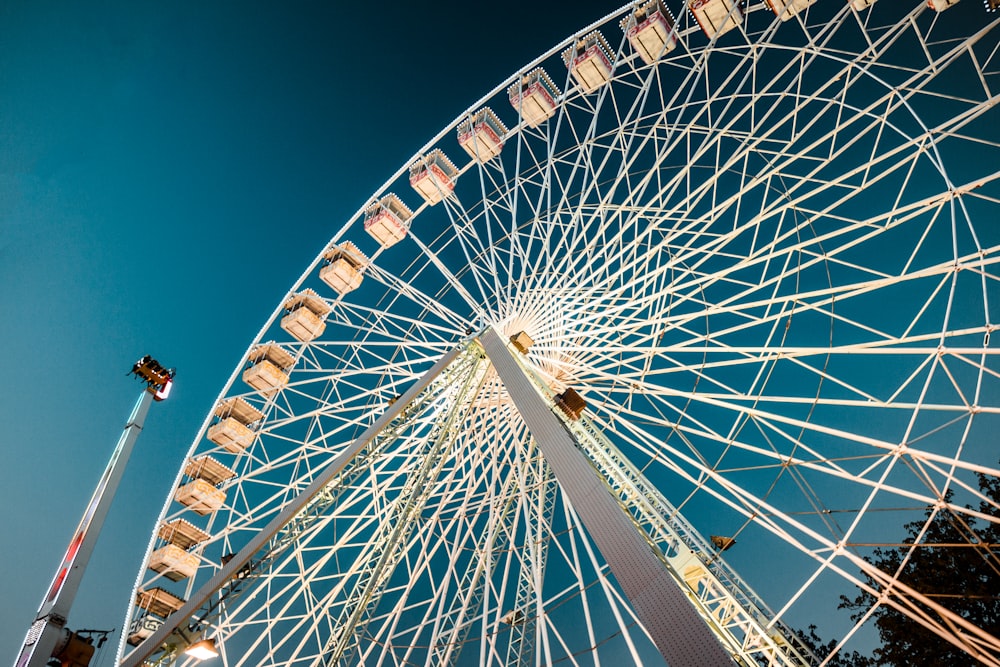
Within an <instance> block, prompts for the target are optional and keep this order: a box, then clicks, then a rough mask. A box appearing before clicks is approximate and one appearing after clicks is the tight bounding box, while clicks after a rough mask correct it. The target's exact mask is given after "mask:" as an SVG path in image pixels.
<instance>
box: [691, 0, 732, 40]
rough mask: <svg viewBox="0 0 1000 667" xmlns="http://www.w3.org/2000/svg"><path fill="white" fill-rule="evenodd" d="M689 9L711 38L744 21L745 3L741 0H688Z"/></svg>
mask: <svg viewBox="0 0 1000 667" xmlns="http://www.w3.org/2000/svg"><path fill="white" fill-rule="evenodd" d="M688 9H690V10H691V14H693V15H694V18H695V20H696V21H698V25H700V26H701V29H702V30H703V31H704V32H705V35H707V36H708V38H709V39H712V38H713V37H718V36H720V35H724V34H725V33H727V32H729V31H730V30H733V29H734V28H738V27H739V26H740V25H741V24H742V23H743V3H742V2H740V1H739V0H688Z"/></svg>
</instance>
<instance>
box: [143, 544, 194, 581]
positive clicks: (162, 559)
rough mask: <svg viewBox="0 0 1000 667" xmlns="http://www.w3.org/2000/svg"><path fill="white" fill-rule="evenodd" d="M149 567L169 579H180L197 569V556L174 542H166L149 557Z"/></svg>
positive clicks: (185, 577) (190, 574) (189, 575)
mask: <svg viewBox="0 0 1000 667" xmlns="http://www.w3.org/2000/svg"><path fill="white" fill-rule="evenodd" d="M149 569H150V570H153V571H154V572H159V573H160V574H162V575H163V576H164V577H166V578H167V579H169V580H170V581H180V580H181V579H187V578H188V577H191V576H194V573H195V572H197V571H198V557H197V556H195V555H194V554H192V553H188V552H187V551H185V550H184V549H181V548H180V547H179V546H177V545H175V544H166V545H164V546H162V547H160V548H159V549H157V550H156V551H154V552H153V554H152V555H151V556H150V557H149Z"/></svg>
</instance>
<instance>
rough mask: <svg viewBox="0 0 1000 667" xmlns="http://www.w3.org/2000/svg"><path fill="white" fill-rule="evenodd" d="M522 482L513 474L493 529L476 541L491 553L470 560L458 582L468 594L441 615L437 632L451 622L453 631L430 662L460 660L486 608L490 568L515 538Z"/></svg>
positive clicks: (480, 549) (449, 666)
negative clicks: (518, 500)
mask: <svg viewBox="0 0 1000 667" xmlns="http://www.w3.org/2000/svg"><path fill="white" fill-rule="evenodd" d="M519 486H520V481H519V480H518V478H517V476H515V475H510V476H509V477H508V478H507V479H506V481H505V482H504V485H503V487H502V489H501V493H500V496H499V499H500V507H499V508H494V509H493V511H494V512H495V514H494V516H495V517H496V518H495V519H494V520H493V521H491V522H490V525H491V527H493V529H492V530H488V531H485V532H483V533H482V535H480V538H479V541H478V542H477V543H476V550H477V551H478V552H479V553H485V554H488V555H487V556H486V557H485V558H475V559H471V560H470V561H469V565H468V567H467V568H466V570H465V572H464V573H463V575H462V579H461V584H460V585H459V586H458V590H459V591H464V594H463V595H456V596H455V598H454V600H453V602H452V605H451V608H450V609H449V610H448V611H447V612H445V614H443V615H442V617H441V618H440V619H439V620H440V625H439V626H438V628H439V631H438V632H435V635H436V636H443V635H444V634H445V632H447V628H448V627H449V626H450V627H451V631H450V634H448V635H447V637H448V639H447V641H443V642H439V643H437V644H435V645H434V647H433V650H432V652H431V660H430V664H433V665H439V666H441V667H452V666H453V665H454V664H455V663H456V662H457V660H458V657H459V655H460V654H461V647H462V645H463V644H464V643H465V640H466V637H467V636H468V634H469V630H470V629H471V628H472V626H473V623H475V621H476V618H477V617H478V616H479V612H480V610H481V609H482V605H483V599H484V598H485V596H486V582H485V580H486V577H487V572H488V571H492V570H493V568H494V567H495V566H496V564H497V560H498V558H499V556H500V552H501V550H502V549H504V548H506V546H507V545H508V544H510V543H511V542H512V539H511V533H512V531H513V529H514V522H513V519H514V517H515V515H516V512H517V510H518V506H517V503H516V502H515V501H516V500H517V499H518V497H519V495H520V494H519V493H518V487H519Z"/></svg>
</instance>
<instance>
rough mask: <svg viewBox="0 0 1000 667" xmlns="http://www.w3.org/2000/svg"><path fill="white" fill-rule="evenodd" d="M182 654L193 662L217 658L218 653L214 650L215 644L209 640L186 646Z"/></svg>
mask: <svg viewBox="0 0 1000 667" xmlns="http://www.w3.org/2000/svg"><path fill="white" fill-rule="evenodd" d="M184 653H185V654H186V655H189V656H191V657H192V658H194V659H195V660H208V659H209V658H217V657H219V651H218V650H216V648H215V642H213V641H212V640H211V639H202V640H201V641H198V642H195V643H194V644H191V645H190V646H188V647H187V648H186V649H185V650H184Z"/></svg>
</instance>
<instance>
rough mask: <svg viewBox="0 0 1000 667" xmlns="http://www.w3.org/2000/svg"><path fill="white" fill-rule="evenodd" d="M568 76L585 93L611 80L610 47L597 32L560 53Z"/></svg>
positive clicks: (611, 58) (588, 34) (582, 38)
mask: <svg viewBox="0 0 1000 667" xmlns="http://www.w3.org/2000/svg"><path fill="white" fill-rule="evenodd" d="M562 58H563V62H564V63H566V67H567V68H568V69H569V73H570V75H571V76H572V77H573V79H574V80H575V81H576V83H577V85H578V86H580V88H582V89H583V92H585V93H592V92H594V91H596V90H597V89H598V88H600V87H601V86H603V85H604V84H606V83H607V82H608V81H610V80H611V69H612V68H611V63H612V60H613V57H612V51H611V45H610V44H608V40H606V39H604V35H602V34H601V33H600V32H599V31H597V30H595V31H594V32H591V33H587V34H586V35H584V36H583V37H581V38H580V39H578V40H577V41H576V43H575V44H573V46H571V47H569V48H568V49H566V50H565V51H563V53H562Z"/></svg>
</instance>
